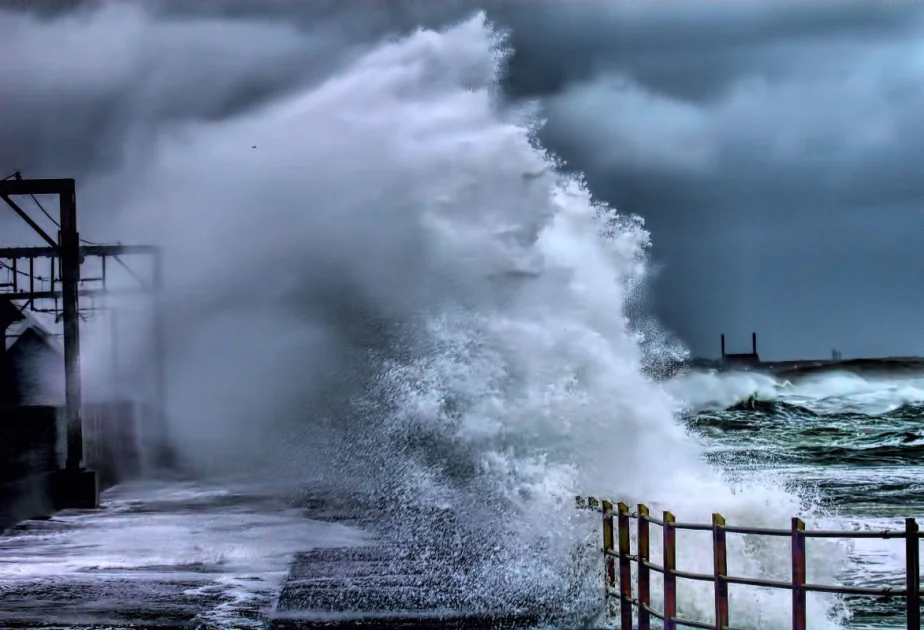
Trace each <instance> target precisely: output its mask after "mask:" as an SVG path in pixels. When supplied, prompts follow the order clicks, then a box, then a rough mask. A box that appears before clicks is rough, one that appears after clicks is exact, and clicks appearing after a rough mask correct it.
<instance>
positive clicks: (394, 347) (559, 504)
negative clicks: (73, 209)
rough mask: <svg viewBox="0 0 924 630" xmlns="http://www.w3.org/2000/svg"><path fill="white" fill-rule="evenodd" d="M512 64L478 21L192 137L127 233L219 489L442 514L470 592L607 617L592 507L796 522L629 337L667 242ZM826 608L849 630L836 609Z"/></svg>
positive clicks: (821, 614) (769, 598) (684, 559)
mask: <svg viewBox="0 0 924 630" xmlns="http://www.w3.org/2000/svg"><path fill="white" fill-rule="evenodd" d="M508 52H509V51H508V50H507V49H506V48H505V43H504V39H503V37H502V34H500V33H498V32H497V31H496V30H494V29H493V28H492V27H491V25H490V24H488V23H487V21H486V19H485V16H484V15H483V14H479V15H476V16H475V17H473V18H471V19H470V20H468V21H466V22H464V23H461V24H459V25H457V26H455V27H453V28H450V29H448V30H445V31H442V32H435V31H427V30H422V31H419V32H417V33H415V34H413V35H412V36H410V37H407V38H405V39H401V40H399V41H389V42H384V43H382V44H381V45H379V46H377V47H374V48H373V49H372V50H370V51H369V52H368V53H366V54H365V55H364V56H362V57H360V58H359V59H357V60H355V61H354V62H353V63H352V64H351V65H348V66H347V67H345V68H343V69H342V70H340V71H339V72H338V73H336V74H334V75H331V76H330V77H328V78H327V79H326V80H324V81H321V82H319V83H316V84H315V85H313V86H312V87H311V88H310V89H307V90H305V91H304V92H302V93H300V94H298V95H296V96H294V97H291V98H288V99H286V100H284V101H281V102H277V103H274V104H272V105H271V106H268V107H266V108H263V109H262V110H260V111H256V112H251V113H249V114H246V115H241V116H238V117H235V118H231V119H227V120H222V121H219V122H212V123H208V124H205V123H196V124H187V125H184V126H181V127H177V128H175V129H172V130H171V133H169V134H168V133H164V134H162V135H161V136H160V137H159V139H158V142H157V144H156V146H155V147H154V148H153V150H151V151H150V152H146V153H144V155H143V157H137V158H136V159H135V160H133V161H132V162H131V163H130V164H129V166H128V167H127V168H126V173H125V175H126V176H133V177H135V178H136V181H138V182H139V184H138V186H137V188H136V189H135V191H134V192H135V196H134V197H133V198H132V199H131V200H129V202H128V204H127V207H126V210H125V213H124V215H123V216H122V218H121V222H122V228H123V230H122V232H123V233H127V234H130V235H133V236H134V237H136V238H137V240H144V241H151V240H157V241H159V242H160V243H161V244H162V245H163V246H164V248H165V253H166V259H167V261H168V262H169V265H170V267H169V269H168V284H169V286H170V287H171V289H170V295H169V313H168V315H169V319H170V337H171V339H170V341H171V347H172V352H171V355H170V368H171V379H172V380H171V392H172V398H171V401H170V405H171V407H170V416H171V418H172V427H171V428H172V433H173V435H174V436H175V438H176V439H177V441H178V442H179V443H180V444H181V445H182V447H183V449H184V450H185V451H186V454H187V456H188V457H189V458H190V459H191V460H193V461H195V462H196V463H197V464H198V466H199V468H200V469H201V470H202V471H203V472H211V473H215V472H221V471H229V470H240V469H242V468H248V469H250V470H253V471H254V474H258V473H260V472H263V473H265V474H266V475H267V476H269V477H272V478H274V479H276V480H277V483H278V485H279V487H280V488H281V489H282V488H287V487H293V486H294V487H297V486H299V485H301V484H306V483H323V484H326V485H327V486H329V487H334V488H337V487H340V488H343V489H345V490H347V489H348V490H351V491H357V490H359V491H364V492H367V493H369V494H370V495H373V496H377V497H379V498H380V499H382V500H383V501H384V505H386V506H388V509H389V510H390V511H391V513H392V514H393V515H396V516H398V517H400V518H401V519H403V521H402V522H403V523H404V525H403V526H406V527H407V528H408V529H413V530H415V531H425V530H426V529H427V528H428V526H430V525H431V524H432V521H431V520H430V519H432V515H433V510H437V509H447V508H448V509H450V510H451V511H452V513H453V514H455V515H456V518H455V525H454V528H455V529H454V530H453V531H454V532H455V534H456V536H457V538H454V539H453V540H454V541H458V542H459V544H463V545H465V546H466V547H465V548H466V549H467V550H472V553H470V554H466V558H467V560H466V563H465V564H464V565H460V567H459V570H460V571H464V572H465V574H466V575H468V576H469V577H468V582H467V584H468V588H470V593H469V594H470V596H471V598H481V599H482V600H484V601H493V602H497V601H500V602H507V603H512V602H516V601H519V600H520V599H522V598H523V597H525V596H526V595H525V593H533V594H534V595H533V596H534V597H535V596H536V595H535V594H536V593H538V597H540V598H545V601H546V604H547V605H548V606H549V607H551V608H556V607H558V608H561V607H564V606H566V605H567V603H566V601H565V600H566V598H570V600H571V601H572V603H571V607H572V608H573V609H576V610H578V609H579V610H580V611H582V612H584V613H586V612H587V611H588V610H594V609H599V605H600V599H599V597H600V593H599V574H598V573H596V570H597V568H596V567H593V569H594V570H593V571H587V572H584V573H581V572H580V571H579V570H577V569H575V567H592V565H593V563H592V562H591V561H590V560H588V558H591V557H592V556H591V555H588V554H592V549H589V548H588V547H587V545H583V546H582V544H581V543H582V541H586V540H589V539H588V538H587V537H588V536H591V535H592V534H591V531H592V529H593V528H592V526H591V525H592V524H590V523H588V522H587V520H586V519H585V518H584V517H583V516H582V515H577V514H575V513H574V510H573V505H572V501H571V497H572V496H573V495H574V494H575V493H577V492H593V493H597V494H600V495H605V496H612V497H614V498H623V499H625V500H627V501H630V502H637V501H646V502H648V503H649V504H650V505H651V506H652V508H654V509H661V508H662V507H669V508H670V509H672V510H674V511H675V513H676V514H677V516H678V517H679V518H681V519H683V520H708V518H709V515H710V514H711V512H713V511H719V512H722V513H724V514H725V515H726V517H727V518H728V520H729V521H730V522H734V523H742V524H744V523H748V524H755V525H767V526H780V525H781V524H785V523H787V522H788V518H789V516H790V515H791V514H794V513H796V512H798V511H799V510H800V508H801V507H802V505H801V501H800V498H799V497H797V496H795V495H794V494H792V493H789V492H787V491H785V490H784V489H782V487H781V486H779V485H775V484H774V483H772V482H767V481H766V480H762V481H759V482H758V481H753V482H751V483H750V485H746V486H741V485H739V486H738V487H734V486H732V485H730V484H729V483H728V482H727V481H726V480H725V479H724V478H723V477H722V475H721V474H720V473H719V472H718V471H716V470H714V469H713V468H711V467H710V466H709V465H708V464H706V463H704V462H703V460H702V457H701V456H702V449H701V447H700V446H699V445H698V444H697V442H696V441H695V440H693V439H691V438H690V437H689V436H688V435H687V434H686V432H685V430H684V428H683V427H682V426H681V425H680V424H679V423H678V422H677V420H676V414H677V412H678V410H679V409H680V408H681V401H679V400H678V399H677V398H676V397H675V396H672V395H671V393H670V392H669V391H668V390H666V389H665V388H664V387H663V386H661V385H659V384H657V383H655V382H653V381H652V380H651V379H649V378H648V377H647V376H646V375H645V367H646V366H647V365H649V364H650V363H651V359H652V356H653V355H657V353H658V352H661V351H662V350H663V351H665V352H668V351H669V352H671V353H675V352H676V349H675V348H667V347H664V348H661V347H660V346H659V345H658V344H657V343H652V342H651V340H652V339H657V336H656V335H655V336H652V335H649V336H648V337H645V338H643V337H642V336H640V335H639V334H638V332H637V328H633V326H631V325H630V322H629V321H628V319H627V317H626V307H627V305H628V304H630V303H631V302H632V299H633V295H634V294H635V292H636V291H637V290H638V287H639V286H640V284H641V283H643V282H644V279H645V274H646V252H647V248H648V246H649V235H648V233H647V232H646V231H645V230H644V227H643V225H642V222H641V221H640V220H639V219H637V218H634V217H629V216H624V215H620V214H618V213H616V212H615V211H614V210H613V209H611V208H608V207H606V206H602V205H600V204H598V203H595V202H594V201H593V199H592V198H591V195H590V193H589V192H588V190H587V189H586V188H585V187H584V185H583V184H582V182H581V181H580V180H579V179H575V178H572V177H568V176H564V175H562V174H560V172H559V171H558V169H557V167H558V164H557V163H556V161H555V159H554V158H553V157H552V156H549V155H548V154H547V153H546V152H545V151H544V150H543V149H542V148H541V147H540V146H539V145H538V143H537V142H536V140H535V135H536V134H535V132H536V130H537V126H538V121H537V120H536V118H535V117H534V116H531V115H530V112H531V110H530V109H529V108H525V109H523V108H518V109H511V108H509V107H507V106H506V105H505V104H504V103H503V101H502V100H501V99H500V97H499V94H498V91H497V83H498V79H499V77H500V76H501V75H500V73H501V71H502V69H503V64H504V62H505V60H506V57H507V56H508ZM130 153H131V154H132V155H135V156H139V153H138V152H130ZM646 339H647V341H646ZM643 347H644V348H645V349H644V351H643V349H642V348H643ZM421 506H423V507H425V508H427V509H424V510H422V511H421V510H419V509H416V510H415V509H411V508H412V507H414V508H419V507H421ZM415 514H416V515H418V517H415V516H414V515H415ZM414 518H419V519H420V520H419V521H417V522H414V521H413V519H414ZM408 519H410V520H408ZM680 544H681V551H680V555H681V563H682V564H683V568H684V569H688V570H694V571H696V570H703V571H709V570H711V566H712V556H711V552H710V551H709V549H708V548H707V547H706V546H704V545H702V544H701V543H700V542H698V541H693V540H687V538H686V537H681V541H680ZM585 552H586V554H585ZM575 553H578V555H579V562H577V563H575ZM582 554H584V555H582ZM655 554H656V555H657V550H655ZM731 556H732V557H733V558H735V559H734V560H733V561H732V567H731V568H732V570H733V571H734V572H735V573H736V574H742V575H758V576H763V577H776V576H777V575H778V574H782V573H783V572H785V571H787V570H788V566H789V565H788V559H787V558H788V554H787V553H785V550H784V549H782V547H778V546H772V545H771V546H755V545H750V544H744V543H740V544H739V543H733V544H732V545H731ZM840 557H841V556H840V555H838V553H837V549H835V548H833V547H826V548H824V549H821V550H820V551H819V552H818V553H817V557H815V556H813V557H812V558H811V560H810V564H811V566H813V567H816V568H815V569H813V570H815V571H817V572H819V573H825V572H829V571H833V570H834V568H835V567H836V566H837V563H838V562H839V558H840ZM582 563H583V564H582ZM822 577H823V576H822ZM460 579H461V578H460ZM819 581H824V580H821V579H820V580H819ZM707 590H708V586H707V587H704V588H702V589H701V588H699V587H698V586H695V587H690V588H688V589H687V588H685V589H683V590H682V591H681V597H682V601H681V610H682V612H683V613H684V614H693V615H695V616H699V617H702V618H708V616H709V614H710V611H709V610H708V608H709V605H708V602H710V601H711V590H709V591H708V593H707ZM735 597H736V601H735V602H734V606H735V615H736V619H740V618H744V619H746V620H747V622H748V623H749V624H751V625H757V624H758V623H759V624H761V626H762V627H786V625H787V624H788V623H789V618H788V612H786V611H785V610H784V609H786V606H784V605H783V602H784V601H788V599H787V596H786V594H785V593H767V594H760V595H755V596H754V597H753V598H750V599H749V598H746V597H744V596H738V595H736V596H735ZM574 601H577V602H579V603H578V604H577V605H575V604H574V603H573V602H574ZM787 610H788V609H787ZM812 611H813V612H812V614H813V618H812V621H811V622H810V625H811V626H812V627H813V628H824V627H829V626H831V625H832V624H834V622H833V621H829V620H828V619H827V615H828V614H829V613H831V612H832V611H834V608H833V604H832V602H831V601H830V600H828V599H824V598H821V597H818V598H813V599H812ZM739 615H740V617H738V616H739ZM735 623H736V625H747V624H745V623H743V622H739V621H736V622H735Z"/></svg>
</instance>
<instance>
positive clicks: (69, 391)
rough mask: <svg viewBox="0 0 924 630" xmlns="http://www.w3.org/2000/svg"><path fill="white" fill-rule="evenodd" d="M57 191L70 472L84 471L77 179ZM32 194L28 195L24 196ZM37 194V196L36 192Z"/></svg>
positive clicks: (67, 182)
mask: <svg viewBox="0 0 924 630" xmlns="http://www.w3.org/2000/svg"><path fill="white" fill-rule="evenodd" d="M63 181H64V182H65V183H64V184H62V185H61V186H60V188H59V190H58V191H57V192H58V201H59V204H60V213H61V221H60V224H61V233H60V236H59V238H58V241H59V243H60V246H59V250H60V260H61V294H62V295H61V303H62V306H63V320H64V381H65V391H64V404H65V407H66V410H67V463H66V468H67V469H68V470H73V471H76V470H79V469H81V468H83V425H82V423H81V420H80V404H81V402H80V399H81V387H80V316H79V314H78V306H77V292H78V290H79V288H80V287H79V285H80V235H79V234H78V232H77V191H76V187H75V185H74V180H73V179H70V180H63ZM24 194H29V193H24ZM33 194H35V193H33Z"/></svg>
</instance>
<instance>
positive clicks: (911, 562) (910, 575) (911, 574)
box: [905, 518, 921, 630]
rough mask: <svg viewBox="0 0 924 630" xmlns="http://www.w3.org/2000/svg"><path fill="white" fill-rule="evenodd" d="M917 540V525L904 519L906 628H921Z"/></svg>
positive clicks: (909, 629) (919, 571)
mask: <svg viewBox="0 0 924 630" xmlns="http://www.w3.org/2000/svg"><path fill="white" fill-rule="evenodd" d="M919 545H920V542H919V538H918V523H917V521H915V520H914V519H913V518H906V519H905V587H906V589H907V590H908V597H907V598H906V599H905V606H906V618H907V622H906V623H907V628H908V630H911V629H912V628H913V629H914V630H920V628H921V548H920V546H919Z"/></svg>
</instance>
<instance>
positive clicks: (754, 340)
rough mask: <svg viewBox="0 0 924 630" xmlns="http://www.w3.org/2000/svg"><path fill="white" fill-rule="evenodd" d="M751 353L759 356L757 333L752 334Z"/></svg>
mask: <svg viewBox="0 0 924 630" xmlns="http://www.w3.org/2000/svg"><path fill="white" fill-rule="evenodd" d="M751 353H752V354H754V355H755V356H756V355H757V333H756V332H752V333H751Z"/></svg>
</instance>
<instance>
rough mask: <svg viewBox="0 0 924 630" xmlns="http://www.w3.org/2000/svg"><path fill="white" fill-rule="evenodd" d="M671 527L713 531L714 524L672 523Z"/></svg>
mask: <svg viewBox="0 0 924 630" xmlns="http://www.w3.org/2000/svg"><path fill="white" fill-rule="evenodd" d="M671 527H673V528H674V529H685V530H687V531H693V532H711V531H712V525H711V524H709V525H707V524H705V523H671Z"/></svg>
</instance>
